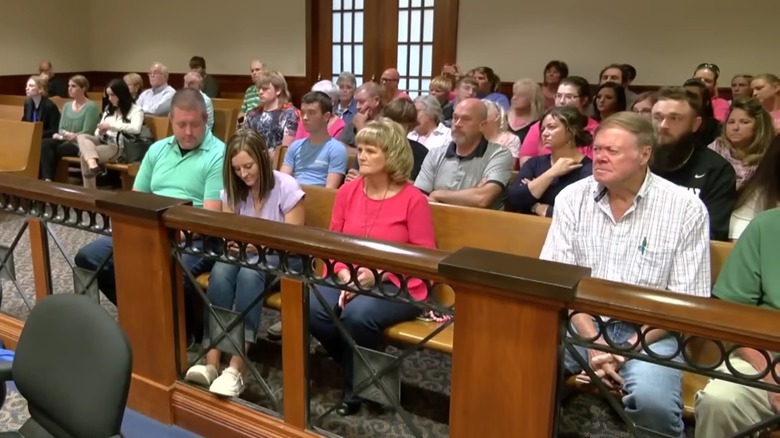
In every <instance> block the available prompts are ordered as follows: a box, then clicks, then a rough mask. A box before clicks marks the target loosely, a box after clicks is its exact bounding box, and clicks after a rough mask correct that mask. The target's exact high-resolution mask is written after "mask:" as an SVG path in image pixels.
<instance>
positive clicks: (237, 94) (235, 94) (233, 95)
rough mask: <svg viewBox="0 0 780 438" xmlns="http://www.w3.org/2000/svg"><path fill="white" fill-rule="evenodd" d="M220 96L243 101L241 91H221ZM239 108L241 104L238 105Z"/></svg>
mask: <svg viewBox="0 0 780 438" xmlns="http://www.w3.org/2000/svg"><path fill="white" fill-rule="evenodd" d="M219 95H220V97H219V99H226V100H227V99H229V100H236V99H237V100H240V101H241V103H242V104H243V103H244V93H242V92H234V91H223V92H221V93H219ZM238 108H239V109H241V106H239V107H238Z"/></svg>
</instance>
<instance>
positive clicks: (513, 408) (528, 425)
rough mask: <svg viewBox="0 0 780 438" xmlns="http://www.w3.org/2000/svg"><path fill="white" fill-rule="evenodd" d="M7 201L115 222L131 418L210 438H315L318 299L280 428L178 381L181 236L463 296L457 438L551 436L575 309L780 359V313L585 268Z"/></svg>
mask: <svg viewBox="0 0 780 438" xmlns="http://www.w3.org/2000/svg"><path fill="white" fill-rule="evenodd" d="M6 195H11V196H13V197H15V199H20V200H22V201H23V202H27V203H29V202H30V201H36V202H38V203H51V204H56V205H66V206H70V207H74V208H80V209H84V210H94V211H99V212H102V213H104V214H107V215H109V216H110V218H111V234H112V238H113V241H114V260H115V266H116V271H115V275H116V283H117V300H118V303H119V304H118V306H119V322H120V324H121V325H122V327H123V328H124V330H125V331H126V333H127V335H128V338H129V339H130V342H131V344H132V346H133V350H134V351H133V353H134V363H133V383H132V386H131V394H130V400H129V405H130V407H131V408H133V409H135V410H137V411H139V412H141V413H142V414H145V415H148V416H151V417H153V418H155V419H157V420H159V421H161V422H163V423H167V424H174V423H175V424H178V425H180V426H182V427H184V428H187V429H190V430H193V431H194V432H197V433H200V434H202V435H204V436H239V437H257V436H288V437H311V436H316V435H315V434H314V433H313V432H310V431H307V430H306V429H307V426H308V419H307V408H306V405H307V403H308V400H307V394H306V392H307V388H308V381H307V379H306V374H305V365H304V362H305V361H306V360H308V359H307V358H308V355H309V352H308V350H305V349H304V346H305V345H307V343H306V342H304V340H305V339H304V337H305V336H306V333H307V332H306V330H305V328H304V327H303V321H304V320H305V316H304V312H305V309H304V307H303V305H304V292H305V290H304V288H303V283H302V281H300V279H296V278H285V279H284V280H282V321H283V326H284V330H285V332H284V337H283V341H282V360H283V367H284V370H283V372H284V379H283V383H282V384H283V395H284V410H283V417H282V418H281V419H277V418H274V417H271V416H268V415H265V414H263V413H261V412H260V411H257V410H254V409H251V408H249V407H246V406H245V405H243V404H239V403H237V402H234V401H230V400H224V399H218V398H216V397H213V396H211V395H210V394H208V393H206V392H205V391H202V390H199V389H195V388H193V387H191V386H189V385H186V384H184V383H182V382H180V381H178V378H179V376H180V375H181V372H182V370H181V369H180V367H181V364H182V363H186V358H184V355H185V351H183V349H181V348H180V349H178V350H177V348H176V347H177V345H184V339H183V337H184V334H183V333H184V330H183V323H182V318H179V317H177V316H178V315H180V314H181V311H180V309H183V294H182V290H181V287H180V286H176V283H177V282H176V281H171V279H172V278H181V277H180V269H179V268H178V267H177V265H176V263H174V261H173V260H172V256H171V255H172V247H173V244H174V243H175V239H176V238H177V236H178V233H177V231H178V230H186V231H188V232H195V233H200V234H203V235H208V236H215V237H219V238H223V239H228V240H235V241H239V242H247V243H252V244H255V245H264V246H268V247H272V248H275V249H279V250H284V251H287V252H290V253H296V254H304V255H308V256H311V257H315V258H319V259H338V260H341V261H344V262H348V263H349V262H352V263H360V264H361V265H363V266H369V267H373V268H379V269H385V270H389V271H392V272H399V273H404V274H408V275H411V276H415V277H422V278H427V279H431V280H434V281H439V282H443V283H447V284H448V285H450V286H452V287H453V288H454V289H455V291H456V293H457V322H456V324H455V326H454V327H455V328H454V345H455V347H454V352H453V358H452V362H453V363H452V381H451V397H450V428H449V432H450V436H452V437H455V438H461V437H469V438H471V437H475V436H486V437H487V436H525V437H549V436H551V434H552V432H553V429H554V424H555V416H556V408H555V401H556V394H557V387H556V385H557V384H558V381H557V377H558V363H559V354H560V345H561V335H562V333H561V326H562V322H563V321H564V319H565V315H566V313H567V310H568V309H575V310H580V311H583V312H589V313H594V314H604V315H609V316H613V317H617V318H620V319H625V320H627V321H633V322H638V323H643V324H650V325H652V326H654V327H657V328H665V329H670V330H678V331H683V332H685V333H690V334H693V335H699V336H704V337H707V338H717V339H722V340H724V341H727V342H734V343H738V344H740V345H743V346H748V347H755V348H761V349H768V350H772V351H780V337H778V336H777V334H776V330H774V328H775V326H776V315H773V314H772V313H771V312H769V311H766V310H763V309H752V308H746V307H743V306H737V305H734V304H730V303H726V302H721V301H718V300H708V299H701V298H693V297H687V296H684V295H680V294H673V293H667V292H662V291H655V290H650V289H644V288H639V287H635V286H628V285H623V284H618V283H612V282H606V281H602V280H595V279H590V278H587V277H588V275H589V272H588V270H587V269H583V268H578V267H573V266H567V265H562V264H557V263H551V262H545V261H540V260H537V259H533V258H526V257H519V256H513V255H508V254H502V253H496V252H491V251H484V250H475V249H471V248H464V249H461V250H458V251H454V252H448V251H441V250H434V249H424V248H416V247H410V246H405V245H395V244H388V243H381V242H377V241H373V240H367V239H362V238H358V237H354V236H345V235H342V234H337V233H332V232H328V231H323V230H318V229H313V228H307V227H296V226H292V225H287V224H282V223H272V222H265V221H259V220H256V219H247V218H242V217H237V216H233V215H225V214H219V213H213V212H208V211H205V210H202V209H195V208H191V207H189V206H186V202H184V201H181V200H176V199H171V198H163V197H159V196H154V195H148V194H143V193H137V192H118V193H108V192H102V191H90V190H86V189H79V188H75V187H73V186H64V185H59V184H52V183H46V182H42V181H36V180H30V179H23V178H19V177H11V176H3V175H0V197H1V196H6ZM40 220H46V219H45V218H43V219H40ZM518 239H521V237H518ZM32 243H33V245H42V244H43V242H32ZM172 272H174V273H175V274H174V277H172V274H171V273H172ZM35 274H36V277H37V275H38V272H37V271H36V272H35ZM36 287H38V284H37V280H36ZM41 299H45V297H43V296H41ZM20 328H21V324H20V322H19V321H11V320H8V319H6V318H0V337H2V338H3V340H4V341H14V339H15V337H18V332H19V330H20ZM11 345H13V342H11Z"/></svg>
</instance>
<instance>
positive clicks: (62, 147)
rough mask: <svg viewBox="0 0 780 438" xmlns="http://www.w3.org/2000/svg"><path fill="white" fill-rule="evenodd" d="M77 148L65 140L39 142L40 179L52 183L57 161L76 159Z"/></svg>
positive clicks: (47, 139) (51, 139)
mask: <svg viewBox="0 0 780 438" xmlns="http://www.w3.org/2000/svg"><path fill="white" fill-rule="evenodd" d="M78 156H79V147H78V146H76V145H75V144H74V143H71V142H69V141H65V140H55V139H53V138H46V139H44V140H43V142H41V179H48V180H51V181H54V175H55V173H56V172H57V161H59V159H60V158H62V157H78Z"/></svg>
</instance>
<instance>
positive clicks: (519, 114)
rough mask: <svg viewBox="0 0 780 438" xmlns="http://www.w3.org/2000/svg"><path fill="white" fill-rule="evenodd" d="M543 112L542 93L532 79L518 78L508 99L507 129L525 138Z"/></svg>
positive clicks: (518, 136) (521, 138)
mask: <svg viewBox="0 0 780 438" xmlns="http://www.w3.org/2000/svg"><path fill="white" fill-rule="evenodd" d="M543 114H544V94H543V92H542V88H541V87H540V86H539V84H537V83H536V82H534V80H533V79H520V80H519V81H517V82H515V83H514V85H512V99H510V100H509V112H508V113H507V122H508V123H509V131H510V132H512V133H513V134H515V135H516V136H517V138H519V139H520V143H522V142H523V140H525V136H526V135H528V130H529V129H531V126H532V125H533V124H534V123H536V122H538V121H539V120H540V119H541V118H542V115H543Z"/></svg>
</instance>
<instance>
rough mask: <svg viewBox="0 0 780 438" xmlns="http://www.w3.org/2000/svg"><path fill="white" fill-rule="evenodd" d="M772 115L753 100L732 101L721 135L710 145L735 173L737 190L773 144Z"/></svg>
mask: <svg viewBox="0 0 780 438" xmlns="http://www.w3.org/2000/svg"><path fill="white" fill-rule="evenodd" d="M774 136H775V130H774V127H773V126H772V116H770V115H769V113H768V112H767V111H766V110H765V109H764V107H763V106H762V105H761V102H759V101H758V100H756V99H743V98H739V99H737V100H735V101H734V103H732V104H731V110H730V111H729V116H728V118H727V119H726V124H725V125H724V127H723V134H722V135H721V136H720V137H718V139H717V140H715V141H714V142H712V143H710V145H709V148H710V149H712V150H713V151H715V152H717V153H718V154H720V156H722V157H723V158H725V159H726V161H728V162H729V163H730V164H731V165H732V166H733V167H734V171H735V172H736V173H737V190H739V188H740V187H742V184H743V183H744V182H745V181H747V180H748V179H749V178H750V176H751V175H752V174H753V172H754V171H755V170H756V167H757V166H758V163H760V162H761V159H762V158H764V154H765V153H766V151H767V149H768V148H769V145H770V143H772V138H774Z"/></svg>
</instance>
